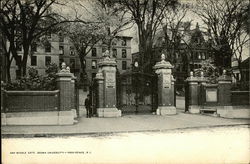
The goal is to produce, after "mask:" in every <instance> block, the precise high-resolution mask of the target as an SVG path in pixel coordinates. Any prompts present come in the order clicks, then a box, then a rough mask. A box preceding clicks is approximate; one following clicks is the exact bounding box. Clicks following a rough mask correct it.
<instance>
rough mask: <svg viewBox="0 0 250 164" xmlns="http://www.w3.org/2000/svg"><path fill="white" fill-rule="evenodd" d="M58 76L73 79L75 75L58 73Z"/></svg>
mask: <svg viewBox="0 0 250 164" xmlns="http://www.w3.org/2000/svg"><path fill="white" fill-rule="evenodd" d="M56 76H59V77H72V76H74V75H73V74H72V73H70V72H58V73H57V74H56Z"/></svg>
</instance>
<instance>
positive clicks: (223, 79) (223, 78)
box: [218, 75, 232, 81]
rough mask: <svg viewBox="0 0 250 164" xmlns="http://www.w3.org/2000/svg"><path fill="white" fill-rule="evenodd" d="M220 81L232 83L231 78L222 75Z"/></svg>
mask: <svg viewBox="0 0 250 164" xmlns="http://www.w3.org/2000/svg"><path fill="white" fill-rule="evenodd" d="M218 81H232V78H231V77H230V76H226V75H222V76H220V77H219V78H218Z"/></svg>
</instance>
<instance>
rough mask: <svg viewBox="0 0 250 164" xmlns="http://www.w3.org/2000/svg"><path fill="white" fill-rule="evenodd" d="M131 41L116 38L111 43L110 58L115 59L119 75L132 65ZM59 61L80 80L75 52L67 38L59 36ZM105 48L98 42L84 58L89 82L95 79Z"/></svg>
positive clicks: (124, 38) (122, 37) (78, 63)
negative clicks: (68, 67)
mask: <svg viewBox="0 0 250 164" xmlns="http://www.w3.org/2000/svg"><path fill="white" fill-rule="evenodd" d="M131 39H132V37H127V36H117V37H116V39H114V40H115V41H114V42H113V43H112V52H111V54H112V56H113V57H114V58H116V61H117V69H118V71H119V72H120V73H123V72H125V71H126V70H128V69H130V67H131V63H132V56H131ZM59 49H60V55H59V60H60V63H61V62H65V63H66V64H67V65H69V66H70V68H71V72H72V73H74V74H75V76H77V77H78V78H80V73H81V64H80V60H79V57H78V55H77V52H76V51H75V49H74V46H73V45H72V43H70V41H69V39H68V38H66V37H65V38H63V37H62V36H61V37H60V36H59ZM106 49H107V46H106V45H105V44H102V42H101V41H100V42H99V43H97V44H96V45H95V46H94V48H93V49H92V50H91V51H90V52H89V53H88V54H87V56H86V57H85V61H84V62H85V70H86V73H87V79H88V80H89V82H90V81H91V80H92V79H93V78H94V77H95V75H96V73H97V71H98V62H99V61H100V60H101V58H102V54H103V53H104V52H105V51H106Z"/></svg>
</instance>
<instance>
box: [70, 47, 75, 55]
mask: <svg viewBox="0 0 250 164" xmlns="http://www.w3.org/2000/svg"><path fill="white" fill-rule="evenodd" d="M69 49H70V55H72V56H73V55H75V51H74V47H72V46H70V47H69Z"/></svg>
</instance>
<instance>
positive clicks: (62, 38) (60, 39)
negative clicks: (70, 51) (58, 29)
mask: <svg viewBox="0 0 250 164" xmlns="http://www.w3.org/2000/svg"><path fill="white" fill-rule="evenodd" d="M59 42H64V36H63V35H62V34H59Z"/></svg>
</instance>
